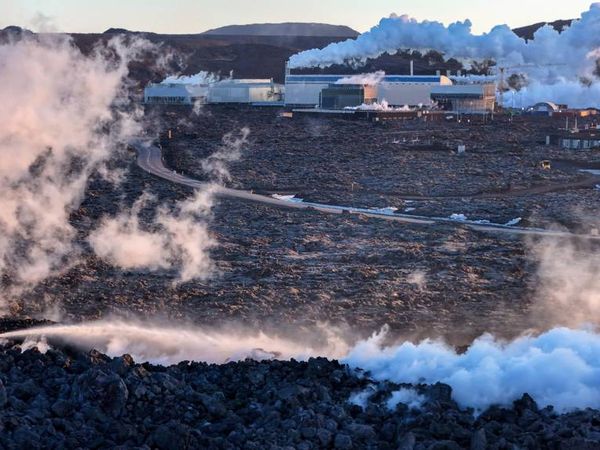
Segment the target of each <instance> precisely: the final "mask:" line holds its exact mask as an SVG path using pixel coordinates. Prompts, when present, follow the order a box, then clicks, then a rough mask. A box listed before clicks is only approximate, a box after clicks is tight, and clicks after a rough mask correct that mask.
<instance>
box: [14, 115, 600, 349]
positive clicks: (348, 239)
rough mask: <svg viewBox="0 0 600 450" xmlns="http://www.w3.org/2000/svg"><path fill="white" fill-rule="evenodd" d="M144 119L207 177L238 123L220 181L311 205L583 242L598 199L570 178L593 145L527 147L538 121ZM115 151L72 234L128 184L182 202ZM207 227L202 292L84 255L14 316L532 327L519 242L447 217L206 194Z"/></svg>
mask: <svg viewBox="0 0 600 450" xmlns="http://www.w3.org/2000/svg"><path fill="white" fill-rule="evenodd" d="M161 114H162V116H161V121H162V122H163V123H164V128H163V131H166V130H168V129H172V133H173V134H172V136H173V139H171V140H167V141H164V140H163V144H164V145H163V151H164V153H165V161H166V164H167V166H168V167H172V168H173V169H174V170H176V171H178V172H180V173H185V174H188V175H190V176H191V177H194V178H197V179H200V180H202V179H204V180H207V179H208V178H207V175H206V173H205V172H203V170H202V164H201V162H202V160H204V159H205V158H207V157H208V156H209V155H210V154H212V153H213V152H214V151H215V150H216V149H217V148H218V146H219V145H220V144H221V138H222V136H223V135H224V134H226V133H229V132H236V131H238V130H239V129H241V128H242V127H249V128H250V138H249V144H248V145H247V147H246V148H245V149H244V150H243V154H242V157H241V159H240V160H239V161H236V162H232V163H231V164H230V165H229V172H230V176H231V180H230V181H229V182H227V185H228V186H231V187H236V188H240V189H246V190H254V191H256V192H261V193H266V194H274V193H278V194H295V195H297V196H298V197H300V198H304V199H306V200H310V201H318V202H322V203H329V204H343V205H351V206H360V207H377V208H384V207H388V206H395V207H398V208H399V212H402V211H409V214H419V215H422V216H432V217H435V216H441V217H449V216H450V215H452V214H464V215H466V216H467V217H469V218H473V219H485V220H490V221H492V222H496V223H506V222H508V221H510V220H512V219H515V218H519V217H520V218H522V219H523V220H522V224H524V225H527V226H533V227H539V228H544V227H547V228H552V227H558V228H561V229H566V230H570V231H584V232H586V233H587V232H589V228H590V226H591V225H590V224H591V223H594V222H593V221H592V220H593V217H592V216H591V212H593V210H594V208H595V206H596V202H597V198H598V195H599V193H598V192H599V191H598V190H595V189H594V182H595V178H594V177H593V176H591V175H589V174H584V173H581V172H579V171H578V168H580V167H587V168H593V167H597V166H598V162H599V159H598V158H597V156H596V155H595V153H594V152H593V151H580V152H567V151H564V150H559V149H556V148H548V147H546V146H544V145H542V144H539V143H538V141H539V140H542V141H543V136H544V134H545V133H546V132H551V131H552V130H553V129H555V128H556V127H558V126H559V125H560V123H558V122H556V121H551V120H550V119H546V120H540V119H526V118H515V119H514V122H513V123H512V124H506V123H502V119H501V120H500V121H499V122H500V123H493V124H490V125H486V126H484V127H482V126H481V125H472V126H470V125H468V124H464V123H463V124H459V123H435V124H431V123H420V122H405V123H402V122H400V123H390V124H386V125H375V124H371V123H367V122H354V121H351V122H344V121H326V120H324V121H320V122H317V121H316V120H314V119H308V120H306V119H287V118H281V117H279V111H278V110H272V109H267V110H262V111H260V110H257V111H249V110H242V111H237V110H235V109H233V108H219V107H207V108H205V110H204V111H203V113H202V114H201V115H200V116H195V115H193V114H191V112H190V111H187V112H182V111H181V110H179V111H163V112H161ZM414 136H420V139H424V138H425V137H427V136H429V137H431V136H433V137H434V138H436V139H439V140H440V141H441V139H442V137H445V139H447V140H448V141H453V142H467V143H470V144H468V147H467V148H468V150H467V153H466V154H465V155H457V154H456V152H455V151H454V149H453V145H451V146H449V147H448V148H447V149H439V148H434V149H430V148H427V147H426V146H425V147H422V146H417V145H415V144H412V145H411V144H408V143H405V142H403V141H402V139H405V140H406V141H410V140H411V139H414ZM398 141H400V142H398ZM130 155H131V156H130V157H125V161H127V160H128V162H127V169H128V176H127V178H126V179H125V181H123V183H122V184H120V185H119V186H118V187H116V188H115V187H113V186H112V185H104V186H103V185H102V183H100V182H96V183H94V184H93V185H92V187H91V189H90V193H89V195H88V197H87V199H86V201H85V202H84V203H83V204H82V206H81V208H80V209H79V210H78V211H77V212H76V213H75V214H74V215H73V217H72V220H73V223H74V224H75V225H76V226H77V228H78V229H79V230H80V232H81V235H82V236H86V235H87V233H88V232H89V226H90V224H93V223H95V222H96V221H97V220H98V219H99V218H100V217H101V216H102V215H104V214H107V213H112V214H114V213H115V212H116V210H117V208H118V205H122V204H128V203H131V202H132V200H133V199H134V198H137V196H138V195H139V194H141V193H142V192H143V191H147V192H149V193H152V194H153V195H155V196H156V202H165V201H166V202H168V203H169V204H173V203H174V202H175V201H176V200H178V199H182V198H185V197H186V196H189V195H190V194H191V192H192V191H191V189H189V188H186V187H182V186H177V185H175V184H173V183H170V182H168V181H166V180H162V179H159V178H157V177H154V176H152V175H149V174H147V173H145V172H144V171H142V170H141V169H140V168H138V167H137V166H136V165H135V159H134V156H133V154H130ZM543 159H550V160H552V161H556V163H555V164H554V165H555V168H553V169H552V170H549V171H545V170H542V168H541V166H540V161H541V160H543ZM298 161H303V162H302V164H299V163H298ZM581 182H582V185H580V183H581ZM509 183H510V187H509V186H507V184H509ZM571 185H574V186H571ZM547 187H550V188H549V189H548V190H549V192H544V190H545V188H547ZM538 189H541V193H538V192H537V190H538ZM411 199H412V200H411ZM151 211H152V205H148V212H147V213H148V214H150V213H151ZM583 224H585V225H583ZM210 232H211V233H212V234H214V236H215V237H216V240H217V241H218V242H219V245H218V246H217V247H216V248H214V249H213V250H212V257H213V258H214V260H215V262H216V266H217V273H218V274H217V276H216V277H215V278H213V279H211V280H209V281H206V282H202V281H195V282H188V283H183V284H179V285H176V286H174V285H173V284H172V283H173V277H174V274H173V273H172V272H169V271H159V272H156V273H154V274H153V275H151V276H148V275H147V274H146V273H144V272H141V271H130V270H120V269H118V268H114V267H110V266H109V265H107V264H106V263H104V262H102V261H100V260H98V259H97V258H96V257H95V256H94V255H92V254H86V255H84V256H85V257H84V258H83V260H82V263H81V264H79V265H77V266H76V267H74V268H72V269H70V270H68V271H67V272H66V273H65V274H63V275H61V276H59V277H54V278H51V279H49V280H47V281H45V282H44V283H43V284H41V285H40V286H39V287H37V288H36V289H35V290H34V291H32V292H31V293H30V294H29V295H27V296H26V297H25V298H24V299H23V300H22V301H19V302H15V303H14V304H13V308H14V313H15V314H24V315H26V316H33V317H35V316H36V315H43V314H44V313H45V312H46V308H47V307H48V306H47V305H48V304H50V303H52V304H55V303H54V302H55V300H58V299H60V301H59V302H58V305H59V306H58V307H56V306H54V307H55V308H57V310H59V311H62V312H64V314H65V316H64V318H65V319H67V318H68V320H83V319H97V318H101V317H106V316H107V315H118V316H125V317H127V316H129V315H134V316H136V317H140V316H141V317H146V318H154V319H157V318H163V319H165V318H168V319H177V320H183V321H185V322H186V323H190V324H202V325H207V324H212V325H215V324H218V323H230V322H235V323H239V324H241V325H244V326H246V325H247V326H251V327H256V328H260V329H265V330H269V329H278V328H279V325H274V324H285V326H284V328H291V329H295V328H299V329H306V330H311V329H313V328H314V327H315V325H317V324H319V323H328V324H330V325H332V326H336V327H339V328H342V329H343V328H350V329H352V330H353V332H359V333H360V334H361V335H363V336H365V335H368V334H370V333H372V332H373V331H377V330H378V329H379V328H381V327H382V326H383V325H386V324H387V325H390V326H391V328H392V330H393V332H394V333H395V334H397V335H402V336H405V337H411V338H414V339H418V338H422V337H435V336H439V337H444V338H445V339H447V340H448V341H450V342H453V343H455V344H456V345H467V344H468V343H469V342H470V341H471V340H472V339H473V338H475V337H477V336H479V335H481V334H482V333H484V332H493V333H494V334H497V335H502V336H513V335H518V334H519V333H521V332H522V331H523V330H524V329H528V328H530V327H533V328H535V327H541V328H543V327H544V326H545V325H546V324H544V323H542V322H540V321H539V320H538V319H539V318H538V317H537V316H536V315H535V314H533V313H532V307H534V306H535V299H536V294H537V291H536V290H537V289H538V286H537V283H538V278H537V277H538V261H536V256H535V255H534V252H533V249H534V248H535V246H536V238H529V237H525V238H524V237H521V236H518V235H515V236H513V235H510V234H504V233H493V232H477V231H473V230H469V229H466V228H464V227H461V226H460V223H457V225H453V224H447V225H435V226H422V225H413V224H401V223H395V222H387V221H384V220H378V219H374V218H367V217H361V216H360V215H351V216H348V215H327V214H322V213H319V212H317V211H296V210H291V209H284V208H277V207H270V206H266V205H259V204H253V203H247V202H243V201H240V200H235V199H219V200H218V202H217V204H216V206H215V207H214V209H213V212H212V217H211V220H210ZM84 245H85V243H84ZM590 245H591V246H592V248H593V244H589V243H587V244H586V245H585V247H586V248H587V247H589V246H590ZM588 250H589V248H588ZM590 251H591V250H590ZM42 293H43V294H42ZM39 299H45V300H46V301H45V302H40V301H39Z"/></svg>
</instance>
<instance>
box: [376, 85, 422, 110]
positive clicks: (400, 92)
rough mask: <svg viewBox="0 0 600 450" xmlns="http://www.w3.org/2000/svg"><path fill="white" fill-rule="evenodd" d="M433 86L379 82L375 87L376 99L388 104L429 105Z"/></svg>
mask: <svg viewBox="0 0 600 450" xmlns="http://www.w3.org/2000/svg"><path fill="white" fill-rule="evenodd" d="M433 86H434V85H433V84H425V83H381V84H380V85H379V86H378V89H377V101H378V102H379V103H381V102H383V101H384V100H385V101H386V102H388V103H389V104H390V106H405V105H408V106H417V105H425V106H429V105H431V90H432V88H433Z"/></svg>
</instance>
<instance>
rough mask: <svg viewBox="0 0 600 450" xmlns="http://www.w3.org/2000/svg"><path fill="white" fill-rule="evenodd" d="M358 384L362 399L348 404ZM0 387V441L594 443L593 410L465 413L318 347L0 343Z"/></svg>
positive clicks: (598, 441)
mask: <svg viewBox="0 0 600 450" xmlns="http://www.w3.org/2000/svg"><path fill="white" fill-rule="evenodd" d="M401 387H403V388H408V387H410V388H411V389H414V390H415V391H417V392H418V394H419V395H421V396H423V397H424V398H425V399H426V401H425V402H424V403H423V406H422V407H421V409H415V408H412V409H411V408H409V407H407V405H402V404H399V405H398V406H397V407H396V408H394V409H393V410H391V409H389V408H388V407H387V401H388V400H389V399H390V397H391V395H392V392H394V391H397V390H398V389H400V388H401ZM366 389H369V392H371V393H372V395H371V397H370V398H369V400H368V402H367V404H366V405H365V407H364V408H362V407H360V406H357V405H354V404H350V403H349V399H350V397H351V395H352V394H355V393H356V392H361V391H364V390H366ZM2 392H3V393H4V398H6V400H5V401H4V406H3V407H2V409H1V410H0V448H7V449H21V448H22V449H25V448H27V449H29V448H56V449H63V448H66V449H70V448H122V449H125V448H139V449H142V448H143V449H160V450H183V449H192V448H209V449H210V448H214V449H221V448H223V449H260V450H262V449H265V448H267V449H292V448H295V449H307V450H312V449H321V448H324V449H347V450H350V449H352V450H353V449H381V450H390V449H391V450H396V449H398V450H429V449H431V450H438V449H444V450H454V449H459V448H470V449H471V450H483V449H488V448H490V449H504V448H511V449H513V448H519V449H537V448H555V449H567V450H574V449H584V450H585V449H596V448H600V412H599V411H593V410H585V411H577V412H573V413H570V414H564V415H559V414H556V413H555V412H554V411H552V409H551V408H548V407H547V408H543V409H540V408H538V406H537V405H536V403H535V400H534V399H532V398H531V397H530V396H529V395H526V394H525V395H523V397H522V398H520V399H518V400H517V401H515V402H514V404H513V405H512V406H511V407H506V406H505V407H492V408H490V409H488V410H487V411H484V412H483V413H482V414H481V415H479V416H478V417H475V416H474V415H473V411H471V410H463V409H461V408H459V406H458V405H457V404H456V403H455V402H454V401H453V400H452V390H451V388H450V387H449V386H447V385H444V384H440V383H438V384H435V385H431V386H427V385H415V386H408V385H403V386H399V385H395V384H394V383H390V382H377V381H375V380H371V379H369V378H368V376H365V374H364V373H363V372H354V371H351V370H350V369H348V368H347V367H345V366H342V365H340V364H339V363H338V362H335V361H328V360H326V359H323V358H317V359H310V360H309V361H307V362H297V361H289V362H281V361H264V362H256V361H242V362H238V363H229V364H226V365H220V366H218V365H208V364H198V363H181V364H178V365H175V366H171V367H161V366H153V365H151V364H143V365H139V364H136V363H135V362H134V361H133V360H132V359H131V357H130V356H123V357H121V358H113V359H111V358H108V357H107V356H105V355H102V354H100V353H98V352H90V353H89V354H82V353H79V352H73V351H69V352H65V351H61V350H49V351H48V352H47V353H46V354H40V353H39V352H38V351H37V350H36V349H32V350H27V351H26V352H24V353H21V351H20V350H19V349H17V348H12V347H10V346H7V347H4V348H0V396H2V395H3V394H2ZM402 406H404V407H402Z"/></svg>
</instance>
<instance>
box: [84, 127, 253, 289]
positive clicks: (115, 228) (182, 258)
mask: <svg viewBox="0 0 600 450" xmlns="http://www.w3.org/2000/svg"><path fill="white" fill-rule="evenodd" d="M249 134H250V130H249V129H248V128H243V129H241V130H240V132H239V133H228V134H226V135H225V136H224V137H223V144H222V145H221V146H220V147H219V149H218V150H217V151H216V152H215V153H213V154H212V155H211V156H209V157H208V158H207V159H205V160H204V161H202V168H203V170H204V171H205V172H206V173H207V174H208V175H210V177H211V178H212V180H214V182H216V183H223V182H225V181H228V180H230V179H231V176H230V174H229V171H228V168H227V164H228V163H230V162H233V161H236V160H238V159H239V158H240V157H241V155H242V149H243V147H244V145H245V144H246V143H247V142H248V135H249ZM213 194H214V189H213V188H212V187H208V188H206V189H201V190H198V191H196V193H195V195H194V196H193V197H191V198H189V199H187V200H183V201H180V202H177V203H176V204H175V206H174V208H169V207H168V206H167V205H166V204H163V205H161V206H159V208H158V209H157V211H156V214H155V216H154V218H153V219H152V220H151V222H150V223H149V224H148V225H147V226H146V227H143V226H142V225H141V224H140V214H141V210H142V209H143V208H144V206H146V205H147V204H148V202H149V200H151V196H149V195H148V194H144V195H142V196H141V197H140V198H139V199H138V200H137V201H136V202H135V203H134V205H133V208H132V209H131V210H128V209H124V210H123V211H121V212H120V213H119V214H117V215H116V216H114V217H105V218H104V219H103V220H102V222H101V224H100V226H99V227H98V228H97V229H96V230H95V231H93V232H92V233H91V234H90V236H89V239H88V242H89V243H90V245H91V247H92V249H93V250H94V252H95V253H96V254H97V255H98V256H99V257H100V258H102V259H104V260H105V261H107V262H109V263H110V264H113V265H115V266H118V267H121V268H123V269H144V270H150V271H156V270H164V269H177V270H178V271H179V277H178V280H177V282H187V281H191V280H194V279H207V278H209V277H210V276H211V275H212V274H213V273H214V265H213V263H212V260H211V258H210V250H211V249H212V248H213V247H214V246H215V245H216V242H215V240H214V239H213V238H212V237H211V235H210V233H209V231H208V225H207V224H208V219H209V217H210V210H211V208H212V205H213V201H214V195H213Z"/></svg>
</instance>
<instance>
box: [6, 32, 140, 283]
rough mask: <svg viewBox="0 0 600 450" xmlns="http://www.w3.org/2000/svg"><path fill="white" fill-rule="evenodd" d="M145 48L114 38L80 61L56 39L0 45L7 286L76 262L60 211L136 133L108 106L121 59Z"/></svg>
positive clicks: (65, 213)
mask: <svg viewBox="0 0 600 450" xmlns="http://www.w3.org/2000/svg"><path fill="white" fill-rule="evenodd" d="M147 49H148V43H147V42H146V41H142V40H131V41H129V42H127V43H126V42H125V41H124V40H123V39H121V38H114V39H112V40H111V41H109V43H108V44H107V47H106V48H104V49H96V50H95V51H93V52H92V53H91V54H90V55H89V56H83V55H82V54H81V53H80V51H79V50H78V49H77V48H75V46H74V45H73V43H72V42H71V40H70V39H69V38H67V37H64V36H51V37H40V38H38V39H37V40H36V39H34V38H30V37H24V38H23V39H21V40H19V41H10V42H8V43H5V44H1V45H0V98H2V108H0V123H2V126H1V127H0V157H1V158H2V164H0V276H7V277H10V279H11V280H12V281H11V284H12V286H13V287H14V286H32V285H34V284H36V283H38V282H39V281H41V280H43V279H44V278H46V277H47V276H49V275H51V274H54V273H57V272H59V271H61V270H63V269H65V268H66V267H68V266H69V264H71V263H73V262H74V261H75V257H76V254H77V252H78V249H77V247H76V245H74V244H73V238H74V235H75V230H74V229H73V227H72V226H71V225H70V224H69V221H68V219H69V214H70V212H71V211H73V210H75V209H76V208H78V206H79V205H80V203H81V201H82V199H83V196H84V192H85V189H86V186H87V182H88V179H89V177H90V176H91V174H93V173H95V172H102V171H103V167H104V164H105V163H106V161H107V160H108V159H109V158H110V157H111V156H112V155H114V153H115V151H116V149H117V148H118V143H120V142H124V141H126V140H127V139H128V138H129V137H130V136H131V135H133V134H135V133H137V131H138V124H137V112H136V111H135V110H133V111H132V110H126V109H125V106H126V105H124V104H123V103H121V102H117V101H116V100H117V99H118V98H119V97H120V96H121V94H123V93H124V79H125V77H126V76H127V73H128V69H127V65H128V63H129V62H130V61H131V60H132V59H134V58H137V57H138V56H139V55H140V54H141V53H142V52H144V51H146V50H147ZM104 172H105V173H106V171H104Z"/></svg>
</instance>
